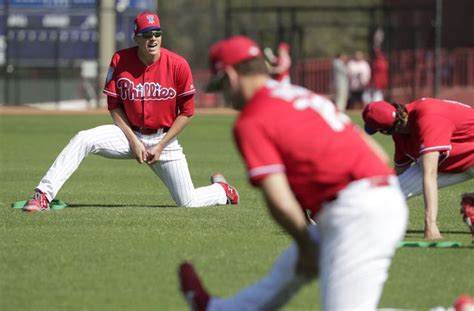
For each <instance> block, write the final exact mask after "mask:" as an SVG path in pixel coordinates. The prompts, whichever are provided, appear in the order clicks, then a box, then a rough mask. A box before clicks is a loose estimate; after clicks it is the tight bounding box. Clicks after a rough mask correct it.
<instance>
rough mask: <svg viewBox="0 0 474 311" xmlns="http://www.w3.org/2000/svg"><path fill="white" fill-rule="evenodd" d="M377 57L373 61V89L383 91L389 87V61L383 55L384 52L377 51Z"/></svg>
mask: <svg viewBox="0 0 474 311" xmlns="http://www.w3.org/2000/svg"><path fill="white" fill-rule="evenodd" d="M374 52H375V57H374V59H373V61H372V75H371V77H370V78H371V85H372V87H374V88H376V89H379V90H383V89H385V88H386V87H387V85H388V61H387V59H386V58H385V56H384V55H383V53H382V50H380V49H375V51H374Z"/></svg>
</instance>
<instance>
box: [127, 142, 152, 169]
mask: <svg viewBox="0 0 474 311" xmlns="http://www.w3.org/2000/svg"><path fill="white" fill-rule="evenodd" d="M131 147H132V152H133V154H134V155H135V159H136V160H137V162H138V163H140V164H143V163H144V162H145V161H146V160H147V156H148V153H147V151H146V148H145V146H144V145H143V143H142V142H141V141H139V140H137V141H135V142H133V143H132V144H131Z"/></svg>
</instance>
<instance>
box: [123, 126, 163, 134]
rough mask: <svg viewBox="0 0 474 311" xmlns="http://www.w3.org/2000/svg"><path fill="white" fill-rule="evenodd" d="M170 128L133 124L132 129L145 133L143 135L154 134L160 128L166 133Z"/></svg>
mask: <svg viewBox="0 0 474 311" xmlns="http://www.w3.org/2000/svg"><path fill="white" fill-rule="evenodd" d="M169 129H170V128H169V127H162V128H159V129H153V128H149V127H138V126H132V130H134V131H135V132H138V133H140V134H143V135H153V134H156V133H158V131H159V130H163V133H166V132H168V130H169Z"/></svg>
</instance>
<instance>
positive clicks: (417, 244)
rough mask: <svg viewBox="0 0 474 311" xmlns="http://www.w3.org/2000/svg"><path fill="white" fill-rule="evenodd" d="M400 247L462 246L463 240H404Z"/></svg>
mask: <svg viewBox="0 0 474 311" xmlns="http://www.w3.org/2000/svg"><path fill="white" fill-rule="evenodd" d="M399 246H400V247H437V248H449V247H460V246H462V244H461V242H456V241H445V242H426V241H402V242H400V245H399Z"/></svg>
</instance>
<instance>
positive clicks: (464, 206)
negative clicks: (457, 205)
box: [461, 193, 474, 237]
mask: <svg viewBox="0 0 474 311" xmlns="http://www.w3.org/2000/svg"><path fill="white" fill-rule="evenodd" d="M461 215H462V220H463V221H464V222H465V223H466V224H467V226H468V227H469V229H470V230H471V234H472V236H473V237H474V193H464V194H463V195H462V198H461Z"/></svg>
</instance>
